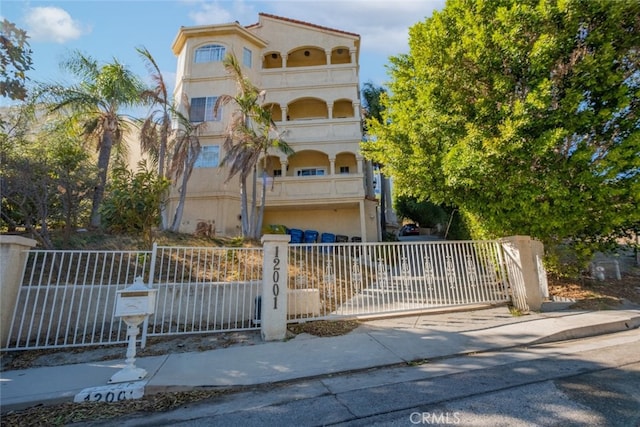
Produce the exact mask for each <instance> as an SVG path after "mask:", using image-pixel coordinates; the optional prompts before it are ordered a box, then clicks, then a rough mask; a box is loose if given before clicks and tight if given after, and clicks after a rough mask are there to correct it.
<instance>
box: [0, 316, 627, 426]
mask: <svg viewBox="0 0 640 427" xmlns="http://www.w3.org/2000/svg"><path fill="white" fill-rule="evenodd" d="M638 327H640V309H636V308H632V309H627V310H609V311H596V312H583V311H555V312H543V313H533V314H529V315H526V316H521V317H514V316H512V315H511V314H510V313H509V311H508V309H507V308H506V307H497V308H491V309H485V310H476V311H466V312H456V313H445V314H430V315H419V316H411V317H398V318H388V319H383V320H373V321H366V322H364V323H363V325H362V326H360V327H359V328H358V329H356V330H355V331H353V332H351V333H349V334H347V335H343V336H338V337H331V338H318V337H313V336H311V335H306V334H302V335H298V336H296V337H295V338H294V339H291V340H288V341H281V342H280V341H279V342H267V343H262V344H259V345H255V346H238V347H230V348H224V349H216V350H210V351H201V352H192V353H179V354H167V355H163V356H153V357H144V358H138V359H136V363H135V365H136V367H140V368H144V369H146V370H147V372H148V375H147V377H146V378H145V379H144V380H143V381H138V382H134V383H128V384H121V385H120V386H121V387H129V388H131V389H136V390H137V391H138V392H139V394H142V393H147V394H151V393H159V392H164V391H179V390H180V391H184V390H189V389H193V388H198V387H221V388H233V387H238V386H251V385H258V384H267V383H276V382H282V381H291V380H297V379H302V378H310V377H318V376H324V375H330V374H337V373H342V372H351V371H359V370H365V369H370V368H376V367H385V366H394V365H400V364H406V363H408V362H413V361H421V360H429V359H436V358H444V357H450V356H455V355H461V354H466V353H472V352H482V351H490V350H498V349H504V348H510V347H517V346H523V345H533V344H539V343H544V342H551V341H561V340H566V339H574V338H582V337H587V336H594V335H600V334H607V333H614V332H620V331H626V330H629V329H633V328H638ZM123 352H124V349H123ZM124 365H125V363H124V360H117V361H106V362H97V363H93V362H92V363H81V364H73V365H62V366H55V367H40V368H32V369H24V370H14V371H6V372H2V373H1V374H0V403H1V407H2V412H3V413H4V412H7V411H10V410H19V409H24V408H27V407H31V406H34V405H39V404H45V405H47V404H54V403H60V402H70V401H73V400H74V397H75V396H76V395H78V394H79V393H82V392H83V390H84V393H87V390H88V389H91V390H93V389H94V388H96V387H103V386H107V384H108V380H109V379H110V378H111V376H112V375H113V374H114V373H116V372H118V371H119V370H120V369H122V368H123V367H124ZM114 386H115V385H109V386H108V387H111V388H113V387H114Z"/></svg>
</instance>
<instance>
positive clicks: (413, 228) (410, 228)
mask: <svg viewBox="0 0 640 427" xmlns="http://www.w3.org/2000/svg"><path fill="white" fill-rule="evenodd" d="M419 234H420V228H418V226H417V225H415V224H405V225H403V226H402V227H401V228H400V235H401V236H417V235H419Z"/></svg>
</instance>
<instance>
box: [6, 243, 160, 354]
mask: <svg viewBox="0 0 640 427" xmlns="http://www.w3.org/2000/svg"><path fill="white" fill-rule="evenodd" d="M150 258H151V252H148V251H140V252H137V251H44V250H31V251H29V256H28V258H27V263H26V264H25V269H24V274H23V281H22V286H21V287H20V291H19V293H18V298H17V301H16V306H15V311H14V316H13V320H12V324H11V329H10V330H11V332H10V334H9V339H8V342H7V343H6V346H5V348H7V349H12V348H15V349H23V348H46V347H69V346H87V345H97V344H112V343H116V342H122V343H124V342H126V333H127V332H126V331H127V327H126V325H124V324H123V323H122V322H121V321H120V319H118V318H115V316H114V312H115V299H116V291H118V290H120V289H124V288H125V287H127V286H129V285H130V284H132V283H133V281H134V279H135V278H136V277H138V276H143V277H144V276H146V274H148V269H149V264H150Z"/></svg>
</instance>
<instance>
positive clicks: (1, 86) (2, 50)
mask: <svg viewBox="0 0 640 427" xmlns="http://www.w3.org/2000/svg"><path fill="white" fill-rule="evenodd" d="M28 38H29V36H27V33H26V31H24V30H22V29H20V28H18V27H16V25H15V24H14V23H13V22H11V21H8V20H6V19H3V20H2V22H0V64H1V65H2V67H0V96H4V97H7V98H9V99H19V100H24V99H25V98H26V97H27V87H26V84H27V80H28V77H27V71H29V70H30V69H32V68H33V67H32V61H31V54H32V51H31V49H30V48H29V42H28V41H27V39H28Z"/></svg>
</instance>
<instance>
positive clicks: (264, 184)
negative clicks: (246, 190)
mask: <svg viewBox="0 0 640 427" xmlns="http://www.w3.org/2000/svg"><path fill="white" fill-rule="evenodd" d="M260 199H261V202H262V203H260V210H259V211H258V220H257V224H256V229H257V230H259V232H258V235H257V236H256V239H259V238H260V235H261V234H262V222H263V220H264V204H265V203H266V200H267V171H266V170H264V169H263V170H262V194H261V195H260Z"/></svg>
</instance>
